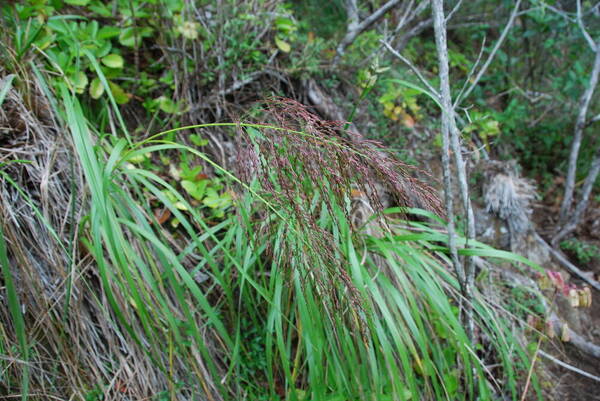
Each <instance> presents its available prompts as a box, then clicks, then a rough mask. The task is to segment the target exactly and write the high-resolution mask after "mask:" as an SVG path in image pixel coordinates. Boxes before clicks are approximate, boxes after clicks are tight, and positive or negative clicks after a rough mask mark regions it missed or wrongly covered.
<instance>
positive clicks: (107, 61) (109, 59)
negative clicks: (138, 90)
mask: <svg viewBox="0 0 600 401" xmlns="http://www.w3.org/2000/svg"><path fill="white" fill-rule="evenodd" d="M102 64H104V65H105V66H107V67H110V68H123V64H124V61H123V57H121V56H119V55H118V54H114V53H113V54H109V55H108V56H106V57H102Z"/></svg>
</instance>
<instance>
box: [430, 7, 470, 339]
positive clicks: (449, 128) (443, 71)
mask: <svg viewBox="0 0 600 401" xmlns="http://www.w3.org/2000/svg"><path fill="white" fill-rule="evenodd" d="M432 7H433V27H434V31H435V43H436V48H437V53H438V60H439V77H440V94H441V98H440V101H441V105H442V138H443V143H444V149H443V155H442V160H443V163H444V186H445V188H444V193H445V198H446V202H448V200H451V199H452V186H451V185H450V184H451V180H449V179H447V178H446V176H448V177H449V176H450V174H451V170H450V161H449V150H450V149H449V148H450V146H451V147H452V152H453V153H454V162H455V164H456V171H457V176H458V177H457V178H458V184H459V187H460V193H461V199H462V203H463V209H464V212H465V214H466V218H467V235H466V243H465V248H468V247H469V241H471V240H472V239H473V238H474V235H475V218H474V216H473V209H472V207H471V200H470V199H469V187H468V185H467V175H466V172H465V162H464V160H463V157H462V152H461V149H460V139H459V131H458V128H457V126H456V120H455V118H454V107H453V105H452V97H451V94H450V74H449V64H448V47H447V42H446V20H445V18H444V5H443V0H434V1H433V3H432ZM449 206H450V207H452V203H451V202H450V203H449ZM452 218H453V216H451V215H449V216H448V219H449V223H448V236H449V241H453V238H452V236H453V235H454V232H453V231H454V223H453V222H452ZM454 251H456V249H455V250H454ZM455 256H456V260H454V257H455ZM452 257H453V263H455V269H456V270H457V274H458V273H459V272H460V276H459V277H460V280H461V281H462V285H461V286H462V287H463V292H464V293H463V296H464V297H465V299H466V300H467V301H468V300H469V299H470V296H471V287H472V285H473V282H474V274H475V269H474V265H473V259H472V258H471V257H469V256H465V262H466V268H465V267H463V266H462V264H460V261H459V260H458V255H452ZM457 262H458V264H456V263H457ZM472 313H473V312H472V310H471V307H470V306H469V304H468V302H467V306H466V322H465V323H466V326H467V334H468V336H469V338H470V339H471V340H473V339H474V338H473V332H474V323H473V316H472Z"/></svg>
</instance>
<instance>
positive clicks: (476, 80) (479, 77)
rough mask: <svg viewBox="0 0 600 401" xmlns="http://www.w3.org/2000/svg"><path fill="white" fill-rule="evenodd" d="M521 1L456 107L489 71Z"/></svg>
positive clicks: (459, 98) (518, 0)
mask: <svg viewBox="0 0 600 401" xmlns="http://www.w3.org/2000/svg"><path fill="white" fill-rule="evenodd" d="M521 1H522V0H517V3H516V4H515V8H514V9H513V11H512V13H511V14H510V18H509V19H508V22H507V23H506V26H505V27H504V30H503V31H502V34H501V35H500V38H498V41H497V42H496V44H495V45H494V48H493V49H492V52H491V53H490V55H489V56H488V58H487V60H486V61H485V63H484V64H483V66H482V67H481V70H479V72H478V73H477V75H476V76H475V79H474V80H473V82H472V83H471V86H470V87H469V89H467V91H466V92H465V94H464V95H463V96H462V97H457V98H456V101H455V102H454V107H455V108H456V107H457V105H459V104H460V102H461V101H462V100H463V99H465V98H467V97H469V95H470V94H471V92H472V91H473V89H475V87H476V86H477V84H478V83H479V80H480V79H481V77H482V76H483V74H485V72H486V71H487V69H488V67H489V66H490V64H491V63H492V60H493V59H494V57H495V56H496V53H497V52H498V50H499V49H500V46H502V43H504V40H505V39H506V37H507V36H508V32H509V31H510V29H511V28H512V26H513V24H514V23H515V19H516V18H517V14H518V13H519V7H521Z"/></svg>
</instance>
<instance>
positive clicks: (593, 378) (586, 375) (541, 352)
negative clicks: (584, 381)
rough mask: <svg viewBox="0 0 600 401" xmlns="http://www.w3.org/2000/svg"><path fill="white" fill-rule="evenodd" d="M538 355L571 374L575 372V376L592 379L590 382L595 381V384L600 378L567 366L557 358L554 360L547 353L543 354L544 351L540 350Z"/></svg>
mask: <svg viewBox="0 0 600 401" xmlns="http://www.w3.org/2000/svg"><path fill="white" fill-rule="evenodd" d="M539 354H540V355H541V356H543V357H544V358H546V359H549V360H551V361H552V362H554V363H556V364H557V365H560V366H562V367H563V368H565V369H568V370H570V371H571V372H575V373H577V374H579V375H581V376H584V377H587V378H588V379H592V380H595V381H597V382H600V377H598V376H595V375H593V374H591V373H588V372H586V371H585V370H581V369H579V368H576V367H575V366H573V365H569V364H568V363H566V362H563V361H561V360H560V359H558V358H555V357H553V356H552V355H550V354H548V353H546V352H544V351H542V350H540V351H539Z"/></svg>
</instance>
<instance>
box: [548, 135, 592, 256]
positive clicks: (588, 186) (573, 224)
mask: <svg viewBox="0 0 600 401" xmlns="http://www.w3.org/2000/svg"><path fill="white" fill-rule="evenodd" d="M598 173H600V145H599V146H598V148H597V149H596V154H595V156H594V160H593V161H592V166H591V168H590V171H589V172H588V175H587V177H585V181H584V183H583V189H582V194H581V200H580V201H579V203H578V204H577V207H576V208H575V212H573V215H572V216H571V218H570V219H569V220H568V221H567V222H566V223H565V225H564V227H563V228H562V229H561V230H560V231H559V233H558V234H556V236H555V237H554V238H553V239H552V243H553V245H555V246H556V244H558V243H559V242H560V240H561V239H563V238H564V237H566V236H567V235H568V234H570V233H571V232H573V231H574V230H575V229H576V228H577V226H578V225H579V221H580V220H581V217H582V216H583V213H584V212H585V209H587V206H588V202H589V200H590V195H591V193H592V187H593V186H594V182H596V178H598Z"/></svg>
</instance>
